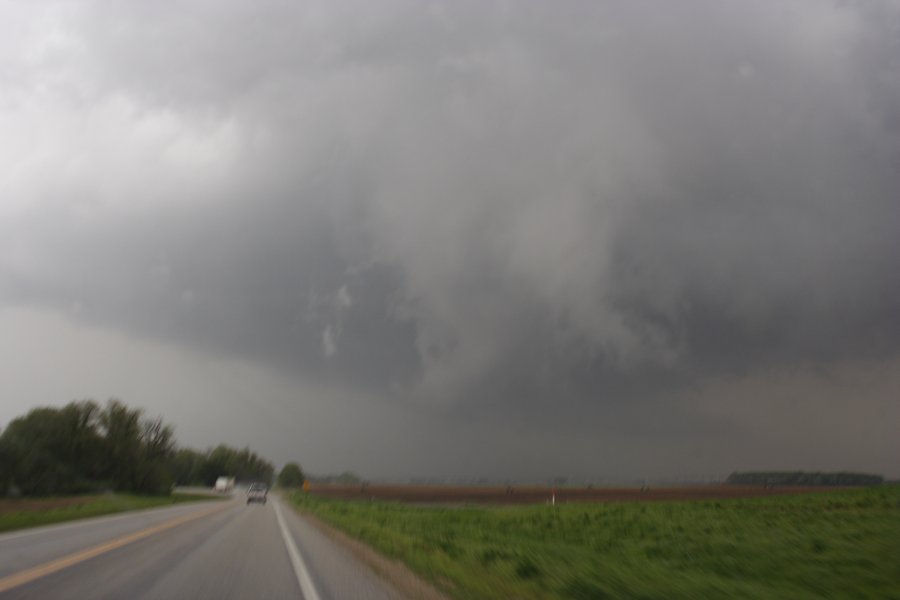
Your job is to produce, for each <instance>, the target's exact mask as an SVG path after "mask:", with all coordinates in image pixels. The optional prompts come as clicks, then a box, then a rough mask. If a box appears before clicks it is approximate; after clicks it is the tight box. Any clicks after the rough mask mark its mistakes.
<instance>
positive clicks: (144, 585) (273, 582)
mask: <svg viewBox="0 0 900 600" xmlns="http://www.w3.org/2000/svg"><path fill="white" fill-rule="evenodd" d="M12 598H22V599H24V598H40V599H52V598H78V599H82V598H110V599H121V598H146V599H150V598H159V599H166V600H171V599H177V598H210V599H222V598H305V599H306V600H317V599H321V600H326V599H344V598H360V599H371V600H380V599H395V598H402V596H401V595H400V594H399V593H398V592H397V591H396V590H395V589H394V588H392V587H391V586H390V585H389V584H388V583H387V582H385V581H383V580H382V579H380V578H379V577H378V576H377V575H376V574H374V573H373V572H372V571H371V570H370V569H369V568H368V567H367V566H366V565H364V564H361V563H360V562H358V561H357V560H356V559H355V558H353V557H352V556H351V555H350V554H349V553H348V552H347V551H346V550H344V549H343V548H342V547H340V546H339V545H337V544H336V543H335V542H333V541H332V540H331V538H329V537H328V536H326V535H324V534H322V533H321V532H320V531H319V530H318V529H316V528H315V527H313V526H312V525H310V524H309V523H308V522H307V521H306V520H305V519H304V518H303V517H301V516H300V515H298V514H297V513H295V512H294V511H293V509H291V508H290V507H288V506H287V505H286V504H285V503H284V502H282V501H281V500H280V499H278V498H277V496H274V495H270V496H269V501H268V503H267V504H264V505H263V504H252V505H247V504H246V502H245V500H244V495H243V494H242V493H240V492H237V493H236V494H235V496H234V497H233V498H232V499H230V500H227V501H221V500H220V501H210V502H197V503H189V504H180V505H177V506H172V507H167V508H160V509H152V510H145V511H139V512H133V513H122V514H117V515H113V516H108V517H99V518H94V519H86V520H83V521H74V522H69V523H65V524H61V525H53V526H48V527H40V528H35V529H27V530H22V531H17V532H12V533H7V534H3V535H0V599H2V600H6V599H12Z"/></svg>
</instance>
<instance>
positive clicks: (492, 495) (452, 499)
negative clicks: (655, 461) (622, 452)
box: [310, 484, 834, 504]
mask: <svg viewBox="0 0 900 600" xmlns="http://www.w3.org/2000/svg"><path fill="white" fill-rule="evenodd" d="M829 489H834V488H825V487H788V486H785V487H769V488H764V487H762V486H737V485H703V486H701V485H697V486H680V487H669V486H660V487H653V486H650V487H644V488H640V487H594V488H575V487H562V488H556V489H555V491H554V489H553V488H551V487H543V486H509V487H507V486H450V485H366V484H362V485H338V484H312V485H311V487H310V493H312V494H315V495H317V496H321V497H325V498H338V499H344V500H395V501H400V502H411V503H437V504H540V503H546V502H550V501H551V499H552V498H553V497H554V494H555V501H556V503H566V502H617V501H648V502H650V501H660V500H717V499H726V498H753V497H761V496H774V495H780V494H797V493H804V492H813V491H826V490H829Z"/></svg>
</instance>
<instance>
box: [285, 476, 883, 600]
mask: <svg viewBox="0 0 900 600" xmlns="http://www.w3.org/2000/svg"><path fill="white" fill-rule="evenodd" d="M291 500H292V502H293V503H294V504H295V505H296V506H297V507H298V508H299V509H300V510H301V511H308V512H310V513H312V514H313V515H315V516H317V517H318V518H320V519H322V520H323V521H325V522H327V523H329V524H331V525H333V526H335V527H337V528H339V529H341V530H343V531H345V532H346V533H348V534H350V535H352V536H354V537H357V538H359V539H361V540H363V541H364V542H366V543H368V544H369V545H370V546H372V547H373V548H375V549H376V550H378V551H380V552H381V553H382V554H384V555H386V556H389V557H392V558H396V559H399V560H401V561H403V562H405V563H406V564H408V565H409V566H410V568H412V569H413V570H414V571H415V572H417V573H418V574H419V575H421V576H423V577H424V578H425V579H427V580H429V581H431V582H432V583H434V584H435V585H436V586H437V587H438V588H440V589H442V590H444V591H445V592H447V593H448V594H449V595H451V596H453V597H456V598H467V599H468V598H475V599H477V598H573V599H577V600H581V599H601V598H643V599H650V598H660V599H662V598H665V599H673V598H723V597H727V598H791V599H798V598H854V599H855V598H882V599H889V598H895V599H900V486H896V485H891V486H880V487H877V488H866V489H856V490H840V491H830V492H820V493H811V494H799V495H789V496H775V497H768V498H753V499H737V500H715V501H686V502H653V503H649V502H618V503H604V504H565V505H557V506H556V507H551V506H546V505H532V506H517V507H460V508H448V507H427V506H411V505H404V504H400V503H387V502H365V501H341V500H329V499H324V498H317V497H315V496H312V495H309V494H306V493H302V492H298V493H295V494H293V495H292V496H291Z"/></svg>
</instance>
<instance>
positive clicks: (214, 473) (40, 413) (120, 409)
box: [0, 400, 274, 496]
mask: <svg viewBox="0 0 900 600" xmlns="http://www.w3.org/2000/svg"><path fill="white" fill-rule="evenodd" d="M273 472H274V468H273V466H272V464H271V463H270V462H268V461H266V460H264V459H262V458H261V457H259V456H257V455H256V454H254V453H253V452H250V450H249V449H244V450H237V449H234V448H229V447H228V446H218V447H217V448H214V449H211V450H208V451H206V452H197V451H195V450H190V449H187V448H182V449H179V448H177V446H176V444H175V439H174V435H173V430H172V427H171V426H169V425H166V424H164V423H163V422H162V419H161V418H147V417H145V416H144V412H143V410H141V409H134V408H129V407H128V406H126V405H125V404H123V403H122V402H120V401H118V400H110V401H109V402H108V403H107V404H106V406H103V407H101V406H100V405H99V404H97V403H96V402H94V401H91V400H85V401H80V402H71V403H69V404H67V405H66V406H64V407H62V408H53V407H45V408H35V409H33V410H31V411H29V412H28V414H26V415H25V416H23V417H18V418H16V419H14V420H13V421H12V422H11V423H10V424H9V425H8V426H7V427H6V429H5V430H3V432H2V434H0V496H3V495H7V494H10V493H15V494H21V495H24V496H41V495H51V494H76V493H87V492H97V491H105V490H116V491H128V492H136V493H143V494H168V493H169V492H170V491H171V489H172V486H173V485H174V484H202V485H212V484H213V482H214V481H215V479H216V477H219V476H220V475H228V476H233V477H236V478H238V479H253V480H258V481H266V482H271V481H272V476H273Z"/></svg>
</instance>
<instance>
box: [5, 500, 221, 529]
mask: <svg viewBox="0 0 900 600" xmlns="http://www.w3.org/2000/svg"><path fill="white" fill-rule="evenodd" d="M80 498H81V499H82V500H83V501H78V500H75V498H72V497H68V498H66V501H74V503H73V504H71V505H69V506H62V507H56V508H54V507H52V506H47V507H46V508H44V507H42V506H41V504H42V503H48V504H52V503H53V501H54V500H56V499H57V498H42V499H35V500H26V501H25V502H27V503H28V504H29V505H30V506H29V507H28V508H23V509H17V508H16V505H15V504H12V503H10V501H0V532H5V531H13V530H16V529H25V528H28V527H37V526H39V525H50V524H53V523H62V522H64V521H74V520H77V519H86V518H89V517H98V516H100V515H108V514H113V513H119V512H125V511H129V510H140V509H144V508H154V507H157V506H169V505H172V504H180V503H182V502H196V501H200V500H215V499H216V498H215V497H213V496H205V495H192V494H172V495H171V496H135V495H132V494H104V495H102V496H83V497H80Z"/></svg>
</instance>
